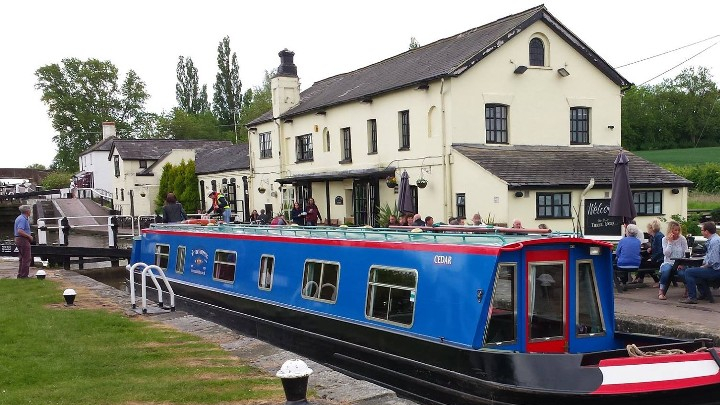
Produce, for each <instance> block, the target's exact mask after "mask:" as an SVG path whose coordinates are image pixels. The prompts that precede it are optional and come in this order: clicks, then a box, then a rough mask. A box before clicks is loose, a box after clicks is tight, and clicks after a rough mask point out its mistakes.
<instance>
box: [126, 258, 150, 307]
mask: <svg viewBox="0 0 720 405" xmlns="http://www.w3.org/2000/svg"><path fill="white" fill-rule="evenodd" d="M140 266H143V267H147V264H145V263H143V262H137V263H135V264H133V265H132V266H130V265H127V266H125V268H126V269H128V270H129V271H130V278H129V279H128V280H130V304H132V308H133V309H135V308H137V305H136V304H135V269H136V268H138V267H140Z"/></svg>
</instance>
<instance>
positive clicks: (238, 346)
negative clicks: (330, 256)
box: [0, 257, 720, 405]
mask: <svg viewBox="0 0 720 405" xmlns="http://www.w3.org/2000/svg"><path fill="white" fill-rule="evenodd" d="M36 270H37V269H35V268H31V269H30V274H31V276H33V275H34V274H35V271H36ZM89 271H99V270H97V269H96V270H89ZM46 272H47V273H48V276H47V278H48V279H50V280H54V281H57V282H59V283H60V284H61V285H62V286H63V287H65V288H74V289H75V290H76V291H77V293H78V298H77V300H76V305H78V306H79V307H81V308H82V307H83V306H84V305H89V306H93V307H97V306H103V307H108V309H111V310H119V311H123V312H124V313H125V314H126V315H128V316H138V311H137V310H133V309H132V308H131V307H130V299H129V294H128V293H127V292H125V291H121V290H118V289H116V288H113V287H110V286H107V285H105V284H102V283H100V282H98V281H95V280H94V279H92V278H90V277H87V276H85V275H82V274H79V273H78V272H75V271H64V270H61V269H46ZM16 273H17V259H15V258H4V257H0V278H13V277H15V275H16ZM651 284H652V283H651V282H648V283H647V284H643V285H640V286H635V287H633V288H630V289H628V290H627V291H626V292H623V293H615V312H616V320H617V327H618V329H619V330H625V331H632V332H640V333H649V334H660V335H665V336H676V337H681V338H697V337H707V338H711V339H713V340H714V341H715V344H716V345H720V293H719V292H718V291H717V290H715V291H714V294H716V296H718V298H717V299H716V301H717V302H718V303H716V304H710V303H707V302H703V301H700V303H699V304H696V305H691V304H681V303H679V301H680V300H681V299H682V296H683V292H684V287H683V285H682V284H680V286H679V287H670V290H669V291H668V293H667V300H666V301H660V300H658V298H657V293H658V291H657V288H653V287H652V286H651ZM86 294H87V295H88V296H90V297H91V298H90V299H88V298H86V297H85V295H86ZM86 303H87V304H86ZM139 303H140V300H139V297H138V304H139ZM150 318H151V319H153V320H155V321H157V322H160V323H162V324H164V325H168V326H172V327H174V328H176V329H178V330H181V331H184V332H187V333H191V334H194V335H197V336H201V337H202V338H204V339H206V340H208V341H211V342H214V343H217V344H218V345H220V346H221V347H223V348H224V349H225V350H227V351H229V352H232V353H233V354H234V355H236V356H237V357H238V358H239V359H241V360H243V361H244V362H246V363H248V364H251V365H253V366H255V367H258V368H259V369H262V370H264V371H266V372H268V373H269V374H272V375H274V374H275V372H276V371H277V370H279V369H280V367H281V366H282V363H284V362H285V361H286V360H289V359H294V358H298V356H297V355H295V354H293V353H290V352H287V351H284V350H281V349H278V348H276V347H273V346H271V345H269V344H267V343H264V342H262V341H259V340H256V339H253V338H250V337H247V336H244V335H242V334H239V333H237V332H235V331H233V330H231V329H228V328H225V327H223V326H219V325H217V324H215V323H213V322H209V321H206V320H204V319H200V318H198V317H195V316H192V315H189V314H187V313H184V312H181V311H178V312H164V313H160V314H157V315H152V316H151V317H150ZM304 360H305V361H306V363H307V364H308V366H309V367H310V368H311V369H313V371H314V373H313V374H312V375H311V377H310V389H313V390H314V391H315V392H316V394H317V397H316V398H312V401H311V402H313V403H317V404H327V405H334V404H361V405H382V404H386V405H410V404H413V402H411V401H407V400H405V399H402V398H398V397H397V396H396V395H395V393H394V392H392V391H390V390H388V389H385V388H382V387H379V386H377V385H374V384H371V383H369V382H366V381H362V380H355V379H353V378H351V377H348V376H345V375H343V374H341V373H338V372H335V371H333V370H331V369H329V368H327V367H324V366H322V365H320V364H318V363H315V362H313V361H310V360H307V359H304Z"/></svg>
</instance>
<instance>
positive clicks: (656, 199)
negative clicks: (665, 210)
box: [633, 190, 662, 215]
mask: <svg viewBox="0 0 720 405" xmlns="http://www.w3.org/2000/svg"><path fill="white" fill-rule="evenodd" d="M633 202H634V203H635V210H636V211H637V213H638V215H657V214H662V191H660V190H654V191H633Z"/></svg>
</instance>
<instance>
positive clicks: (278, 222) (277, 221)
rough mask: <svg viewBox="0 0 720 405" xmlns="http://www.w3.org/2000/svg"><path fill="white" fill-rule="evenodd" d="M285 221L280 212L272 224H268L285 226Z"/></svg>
mask: <svg viewBox="0 0 720 405" xmlns="http://www.w3.org/2000/svg"><path fill="white" fill-rule="evenodd" d="M287 224H288V223H287V221H286V220H285V216H283V214H282V212H278V213H277V215H275V218H273V220H272V222H270V225H271V226H276V225H287Z"/></svg>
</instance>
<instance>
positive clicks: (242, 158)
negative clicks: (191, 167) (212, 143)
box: [195, 143, 250, 174]
mask: <svg viewBox="0 0 720 405" xmlns="http://www.w3.org/2000/svg"><path fill="white" fill-rule="evenodd" d="M248 151H249V147H248V144H247V143H239V144H237V145H230V146H226V147H223V148H207V149H202V150H199V151H198V152H197V153H196V154H195V173H196V174H209V173H219V172H225V171H229V170H249V169H250V156H249V153H248Z"/></svg>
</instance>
